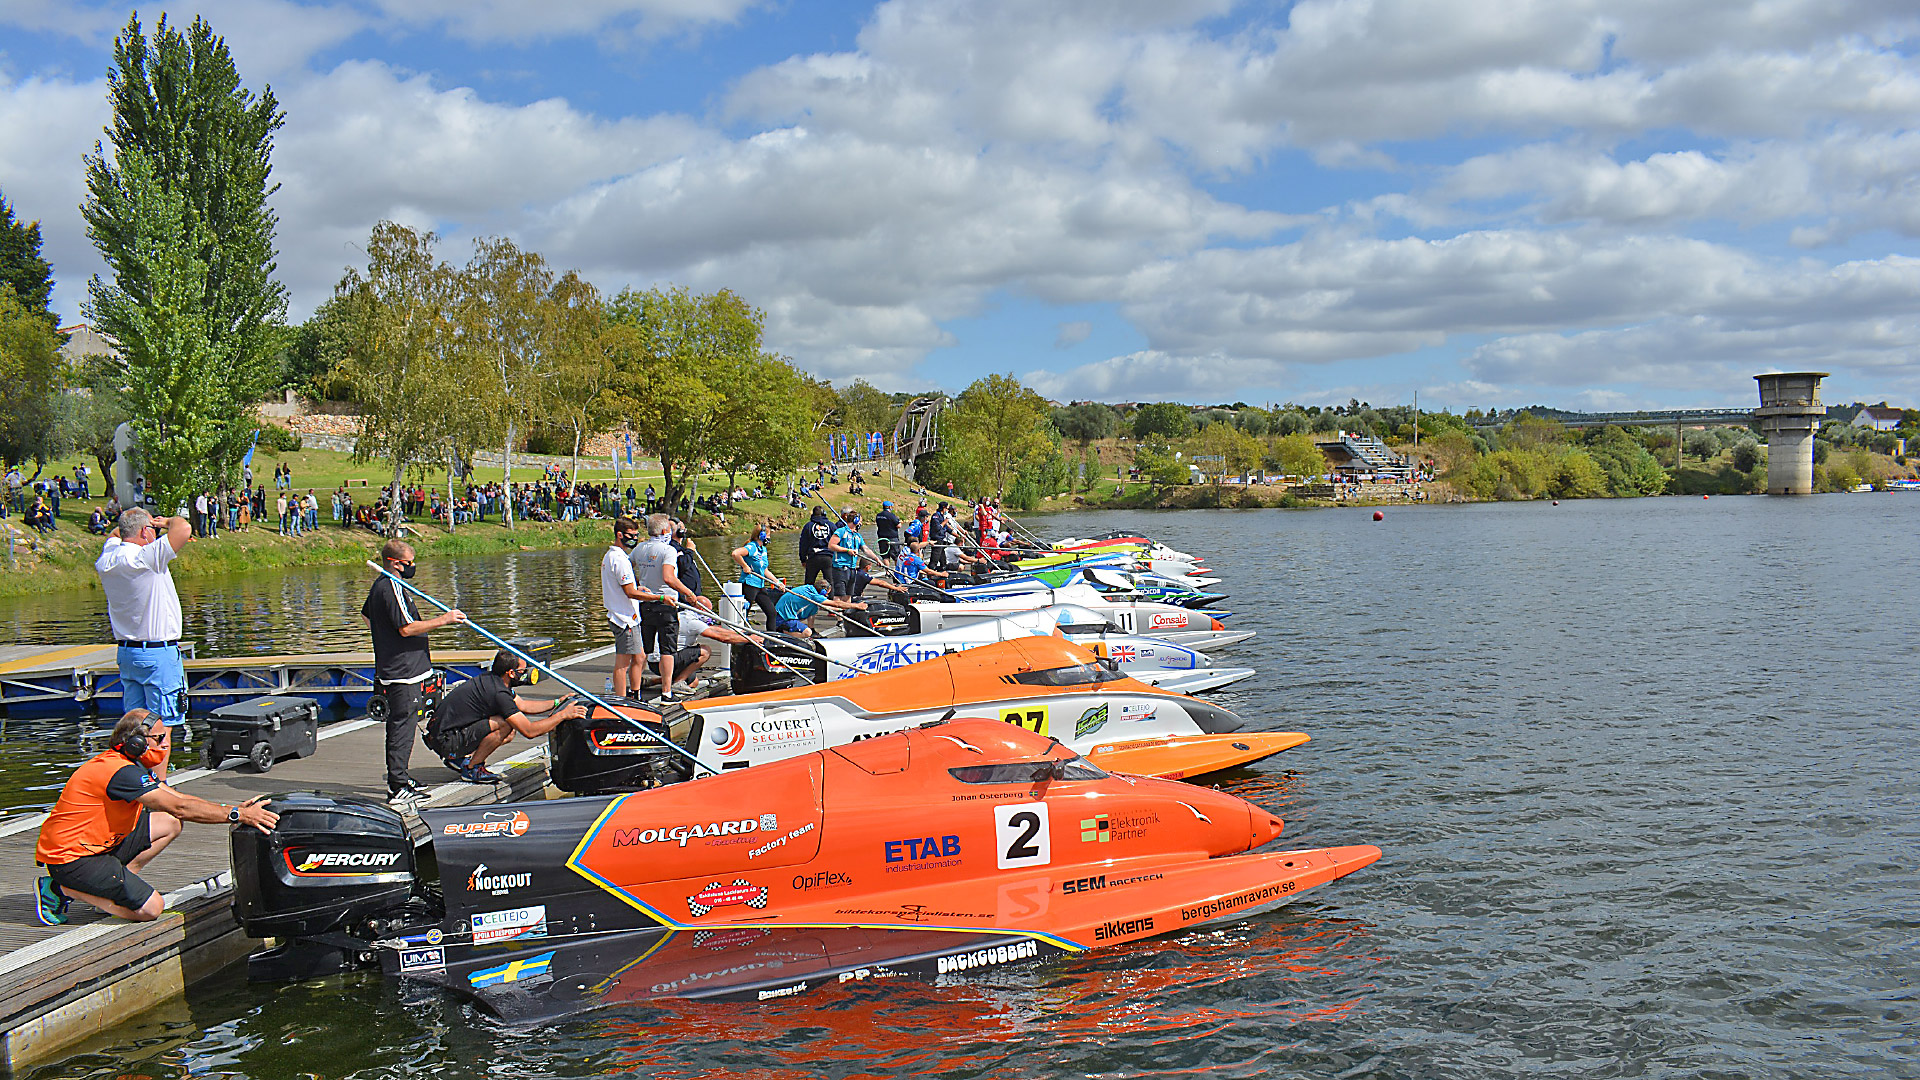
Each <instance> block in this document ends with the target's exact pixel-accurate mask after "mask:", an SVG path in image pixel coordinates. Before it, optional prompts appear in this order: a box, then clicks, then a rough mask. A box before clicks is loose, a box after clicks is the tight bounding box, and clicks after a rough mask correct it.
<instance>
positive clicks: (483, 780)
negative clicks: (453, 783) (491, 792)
mask: <svg viewBox="0 0 1920 1080" xmlns="http://www.w3.org/2000/svg"><path fill="white" fill-rule="evenodd" d="M460 779H462V780H465V781H466V782H467V783H469V784H504V783H506V782H507V778H506V777H504V776H501V775H500V774H499V773H497V772H494V771H493V770H492V769H489V768H487V767H486V766H485V765H469V766H467V767H466V768H464V769H461V770H460Z"/></svg>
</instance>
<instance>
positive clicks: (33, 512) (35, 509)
mask: <svg viewBox="0 0 1920 1080" xmlns="http://www.w3.org/2000/svg"><path fill="white" fill-rule="evenodd" d="M27 524H29V525H31V526H33V527H34V528H36V529H39V530H40V532H41V534H42V535H45V534H46V533H50V532H52V531H53V511H52V510H49V509H47V500H45V499H42V498H35V499H34V500H33V506H32V507H31V508H29V509H28V510H27Z"/></svg>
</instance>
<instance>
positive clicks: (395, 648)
mask: <svg viewBox="0 0 1920 1080" xmlns="http://www.w3.org/2000/svg"><path fill="white" fill-rule="evenodd" d="M380 562H381V565H382V566H384V567H385V568H386V569H387V571H388V572H389V573H391V574H393V575H394V576H395V577H398V578H401V579H403V580H404V579H410V578H412V577H413V572H414V565H413V545H411V544H409V543H407V542H406V541H405V540H389V541H387V542H386V543H385V544H383V545H381V548H380ZM360 616H361V618H364V619H366V620H367V627H368V628H369V629H370V630H372V631H373V685H374V692H375V693H378V694H380V695H382V696H383V697H385V698H386V702H387V793H388V800H387V801H388V802H389V803H391V804H392V805H393V806H394V807H395V808H396V809H401V810H407V809H416V810H417V809H418V808H419V805H420V803H422V802H424V801H425V800H426V797H427V789H426V788H424V787H422V786H420V785H419V784H416V783H414V781H413V777H412V776H410V775H409V774H408V773H407V761H408V759H409V758H411V757H412V756H413V732H414V725H415V721H416V717H417V714H418V713H419V711H420V684H421V683H423V682H426V681H427V678H428V677H429V676H431V675H432V674H433V657H432V655H431V653H430V652H429V651H428V648H427V635H428V634H430V633H432V632H433V631H435V630H438V629H440V628H441V627H443V626H451V625H453V624H454V623H462V622H466V621H467V616H466V614H465V613H464V612H462V611H461V610H460V609H459V608H454V609H453V610H451V611H447V612H443V613H441V614H439V615H435V616H434V617H433V618H431V619H423V618H421V617H420V612H419V611H418V610H417V609H416V608H415V607H414V606H413V597H412V596H411V595H410V594H409V593H408V592H407V590H405V589H403V588H401V587H400V584H399V582H396V581H392V580H389V579H388V578H387V577H386V576H385V575H382V576H380V577H378V578H376V579H374V582H373V588H371V589H369V590H367V602H366V603H364V604H362V605H361V606H360Z"/></svg>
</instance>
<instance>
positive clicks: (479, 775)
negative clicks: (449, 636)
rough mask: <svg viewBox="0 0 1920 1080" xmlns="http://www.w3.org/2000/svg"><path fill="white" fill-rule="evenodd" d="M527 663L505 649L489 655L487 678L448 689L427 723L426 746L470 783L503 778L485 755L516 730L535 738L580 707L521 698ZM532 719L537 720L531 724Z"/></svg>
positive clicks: (577, 712) (583, 711)
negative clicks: (519, 690)
mask: <svg viewBox="0 0 1920 1080" xmlns="http://www.w3.org/2000/svg"><path fill="white" fill-rule="evenodd" d="M526 676H527V662H526V661H525V660H522V659H520V658H519V657H517V656H515V655H513V654H512V653H510V652H508V651H507V650H505V649H502V650H500V651H499V652H497V653H494V654H493V663H492V664H491V665H490V666H489V667H488V668H487V671H486V674H484V675H476V676H474V677H473V678H471V679H468V680H467V681H466V682H463V683H461V684H460V685H458V686H456V687H454V688H453V689H452V690H449V691H447V696H446V697H444V698H442V699H441V700H440V707H439V708H437V709H435V710H434V712H433V720H432V721H430V722H429V723H428V724H427V745H428V746H430V747H432V748H433V751H434V752H435V753H437V754H439V755H440V760H441V761H442V762H444V763H445V764H446V766H447V768H449V769H452V770H453V771H454V772H457V773H459V774H460V779H462V780H465V781H466V782H467V783H469V784H498V783H500V782H502V781H504V780H505V779H506V777H504V776H501V775H500V774H499V773H497V772H494V771H492V770H490V769H488V768H487V757H488V755H490V754H492V753H493V752H494V751H495V750H498V749H500V748H501V747H502V746H505V745H506V744H507V742H508V740H510V739H512V738H513V736H514V733H515V732H519V733H520V734H521V735H522V736H524V737H525V738H529V739H537V738H539V737H540V736H542V735H545V734H546V733H547V732H549V731H552V730H553V729H554V728H557V727H559V726H560V725H561V724H562V723H564V722H566V721H568V720H571V719H573V718H574V717H576V716H585V715H587V710H586V708H585V707H584V706H582V705H578V704H574V705H569V706H567V707H566V708H564V709H561V708H556V706H558V705H559V704H560V703H559V702H558V701H542V700H540V699H538V698H523V697H518V696H516V695H515V694H514V692H513V688H514V687H516V686H519V685H520V684H521V683H522V682H524V681H525V680H526ZM533 716H538V717H540V719H538V720H534V719H532V717H533Z"/></svg>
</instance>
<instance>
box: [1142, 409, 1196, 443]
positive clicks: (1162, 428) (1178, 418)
mask: <svg viewBox="0 0 1920 1080" xmlns="http://www.w3.org/2000/svg"><path fill="white" fill-rule="evenodd" d="M1191 434H1193V413H1192V412H1190V411H1189V410H1188V409H1187V407H1186V406H1185V405H1182V404H1180V403H1179V402H1177V401H1153V402H1148V403H1147V404H1145V405H1142V406H1140V411H1139V412H1136V413H1134V414H1133V437H1134V438H1136V439H1148V438H1152V437H1154V436H1156V435H1157V436H1160V437H1162V438H1166V439H1184V438H1186V437H1187V436H1188V435H1191Z"/></svg>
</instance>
